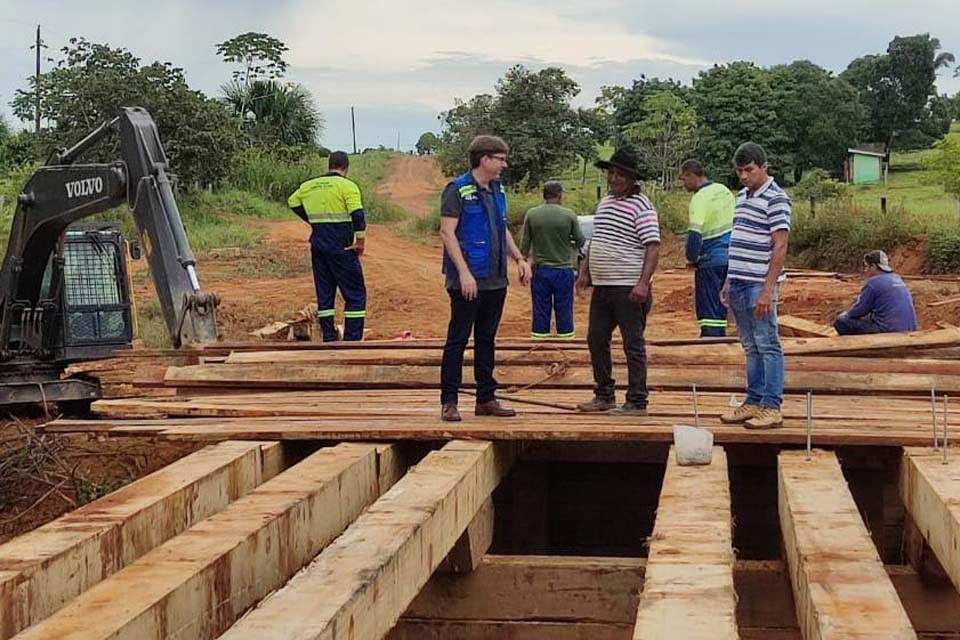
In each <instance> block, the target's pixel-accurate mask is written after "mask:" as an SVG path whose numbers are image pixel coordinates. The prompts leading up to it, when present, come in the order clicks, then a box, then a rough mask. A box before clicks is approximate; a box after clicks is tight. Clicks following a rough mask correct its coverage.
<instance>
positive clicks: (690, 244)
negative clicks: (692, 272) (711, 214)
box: [684, 193, 707, 265]
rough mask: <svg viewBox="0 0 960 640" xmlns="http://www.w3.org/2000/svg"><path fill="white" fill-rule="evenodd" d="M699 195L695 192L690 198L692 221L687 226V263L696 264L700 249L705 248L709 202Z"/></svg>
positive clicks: (690, 216)
mask: <svg viewBox="0 0 960 640" xmlns="http://www.w3.org/2000/svg"><path fill="white" fill-rule="evenodd" d="M697 195H698V194H697V193H695V194H693V197H692V198H690V207H689V209H688V211H689V218H690V223H689V225H688V226H687V242H686V246H685V251H684V253H685V254H686V258H687V263H688V264H692V265H696V264H697V262H698V261H699V260H700V250H701V249H702V248H703V225H704V224H705V223H706V220H707V206H706V204H707V203H706V202H704V200H703V198H702V197H701V198H698V197H697Z"/></svg>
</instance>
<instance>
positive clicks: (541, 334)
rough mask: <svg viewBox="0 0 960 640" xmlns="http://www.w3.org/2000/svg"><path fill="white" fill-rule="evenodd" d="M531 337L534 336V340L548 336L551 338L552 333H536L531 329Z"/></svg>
mask: <svg viewBox="0 0 960 640" xmlns="http://www.w3.org/2000/svg"><path fill="white" fill-rule="evenodd" d="M530 337H531V338H533V339H534V340H545V339H546V338H549V337H550V334H549V333H534V332H533V331H531V332H530Z"/></svg>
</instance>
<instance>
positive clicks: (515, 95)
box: [438, 65, 592, 186]
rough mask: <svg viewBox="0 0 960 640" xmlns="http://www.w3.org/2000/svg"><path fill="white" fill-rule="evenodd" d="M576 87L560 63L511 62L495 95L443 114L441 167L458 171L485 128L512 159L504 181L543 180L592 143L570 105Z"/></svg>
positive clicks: (459, 105)
mask: <svg viewBox="0 0 960 640" xmlns="http://www.w3.org/2000/svg"><path fill="white" fill-rule="evenodd" d="M579 92H580V87H579V86H578V85H577V83H576V82H574V81H573V80H572V79H570V78H569V77H568V76H567V74H566V72H565V71H564V70H563V69H560V68H558V67H547V68H545V69H541V70H540V71H537V72H534V71H530V70H529V69H527V68H526V67H524V66H523V65H516V66H514V67H511V68H510V69H509V70H507V73H506V74H505V75H504V77H503V78H501V79H500V80H498V81H497V85H496V95H495V96H491V95H487V94H483V95H478V96H475V97H474V98H472V99H471V100H470V101H468V102H459V101H458V102H457V103H456V104H455V106H454V108H453V109H451V110H450V111H448V112H446V113H444V114H441V120H442V121H443V125H444V130H443V133H442V135H441V142H442V146H441V149H440V153H439V154H438V157H439V159H440V163H441V167H442V168H443V169H444V171H446V172H448V173H450V174H453V173H455V172H458V171H462V170H463V166H464V160H465V157H466V147H467V145H468V144H469V143H470V140H471V139H472V138H473V136H474V135H477V134H480V133H489V134H494V135H499V136H501V137H502V138H504V139H505V140H506V141H507V143H508V144H509V145H510V163H509V166H508V167H507V169H506V170H505V171H504V173H503V176H504V180H505V181H506V182H507V183H508V184H513V185H517V186H519V185H520V184H521V183H526V184H527V185H528V186H533V185H538V184H540V183H542V182H543V181H544V180H546V179H547V178H549V177H550V176H551V175H552V174H554V173H557V172H559V171H560V170H562V169H563V168H565V167H566V166H568V165H569V164H570V163H571V162H573V160H574V159H575V158H576V156H577V154H578V153H581V152H584V150H585V149H586V148H587V147H588V145H592V142H591V140H592V138H591V133H590V131H589V130H587V129H586V128H585V127H584V123H583V121H582V120H581V117H580V114H579V113H578V112H577V111H576V110H574V109H573V108H572V107H571V106H570V101H571V100H572V99H573V98H574V97H575V96H576V95H577V94H578V93H579Z"/></svg>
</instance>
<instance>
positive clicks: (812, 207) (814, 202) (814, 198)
mask: <svg viewBox="0 0 960 640" xmlns="http://www.w3.org/2000/svg"><path fill="white" fill-rule="evenodd" d="M810 217H811V218H816V217H817V196H810Z"/></svg>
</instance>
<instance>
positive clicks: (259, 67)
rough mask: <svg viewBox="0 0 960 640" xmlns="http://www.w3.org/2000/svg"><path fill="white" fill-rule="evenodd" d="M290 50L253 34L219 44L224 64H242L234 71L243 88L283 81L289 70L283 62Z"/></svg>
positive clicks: (236, 37)
mask: <svg viewBox="0 0 960 640" xmlns="http://www.w3.org/2000/svg"><path fill="white" fill-rule="evenodd" d="M286 51H288V47H287V45H285V44H284V43H283V42H281V41H280V40H277V39H276V38H274V37H271V36H268V35H267V34H265V33H256V32H253V31H249V32H247V33H242V34H240V35H238V36H235V37H233V38H230V39H229V40H226V41H224V42H221V43H220V44H218V45H217V53H218V54H220V55H221V56H223V60H224V62H233V63H236V64H239V65H241V67H242V68H241V69H237V70H235V71H234V72H233V80H234V82H239V83H240V84H241V85H243V86H247V85H249V84H250V83H251V82H253V81H254V80H260V79H267V80H275V79H277V78H282V77H283V74H284V73H286V71H287V63H286V62H285V61H284V59H283V54H284V53H285V52H286Z"/></svg>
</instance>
